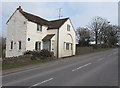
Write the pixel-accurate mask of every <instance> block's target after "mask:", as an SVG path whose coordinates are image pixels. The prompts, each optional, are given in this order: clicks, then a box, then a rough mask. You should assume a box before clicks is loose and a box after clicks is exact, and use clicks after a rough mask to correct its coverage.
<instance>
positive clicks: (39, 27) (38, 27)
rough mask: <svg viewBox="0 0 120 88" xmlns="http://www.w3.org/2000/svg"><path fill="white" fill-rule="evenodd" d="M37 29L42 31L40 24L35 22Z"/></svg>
mask: <svg viewBox="0 0 120 88" xmlns="http://www.w3.org/2000/svg"><path fill="white" fill-rule="evenodd" d="M37 31H41V32H42V25H40V24H37Z"/></svg>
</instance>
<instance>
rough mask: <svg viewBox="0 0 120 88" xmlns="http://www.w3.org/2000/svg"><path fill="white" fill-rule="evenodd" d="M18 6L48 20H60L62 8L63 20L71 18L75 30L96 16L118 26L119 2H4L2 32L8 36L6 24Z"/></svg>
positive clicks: (84, 25)
mask: <svg viewBox="0 0 120 88" xmlns="http://www.w3.org/2000/svg"><path fill="white" fill-rule="evenodd" d="M18 6H22V8H23V10H24V11H26V12H29V13H32V14H35V15H37V16H40V17H42V18H44V19H47V20H54V19H58V8H62V11H61V15H62V16H63V17H62V18H66V17H70V19H71V21H72V23H73V25H74V28H75V29H76V28H78V27H86V25H88V24H89V22H90V21H91V19H92V18H93V17H95V16H101V17H104V18H106V19H107V20H108V21H110V22H111V24H116V25H117V24H118V3H117V2H34V3H33V2H22V3H20V2H19V3H17V2H16V3H13V2H9V3H8V2H3V3H2V30H3V36H6V30H7V27H6V22H7V20H8V19H9V17H10V16H11V15H12V14H13V12H14V11H15V10H16V8H17V7H18Z"/></svg>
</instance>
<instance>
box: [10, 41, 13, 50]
mask: <svg viewBox="0 0 120 88" xmlns="http://www.w3.org/2000/svg"><path fill="white" fill-rule="evenodd" d="M10 49H13V41H11V42H10Z"/></svg>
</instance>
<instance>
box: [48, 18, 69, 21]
mask: <svg viewBox="0 0 120 88" xmlns="http://www.w3.org/2000/svg"><path fill="white" fill-rule="evenodd" d="M67 19H69V17H67V18H62V19H56V20H50V21H49V22H52V21H60V20H67Z"/></svg>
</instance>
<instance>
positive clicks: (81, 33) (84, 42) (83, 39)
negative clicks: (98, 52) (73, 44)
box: [76, 27, 90, 46]
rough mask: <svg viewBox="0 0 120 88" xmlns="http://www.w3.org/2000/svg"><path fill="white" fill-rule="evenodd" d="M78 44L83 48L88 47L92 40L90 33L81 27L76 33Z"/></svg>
mask: <svg viewBox="0 0 120 88" xmlns="http://www.w3.org/2000/svg"><path fill="white" fill-rule="evenodd" d="M76 34H77V38H78V43H79V45H81V46H88V45H89V41H90V40H89V39H90V32H89V30H88V29H87V28H81V27H79V28H78V29H77V31H76Z"/></svg>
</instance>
